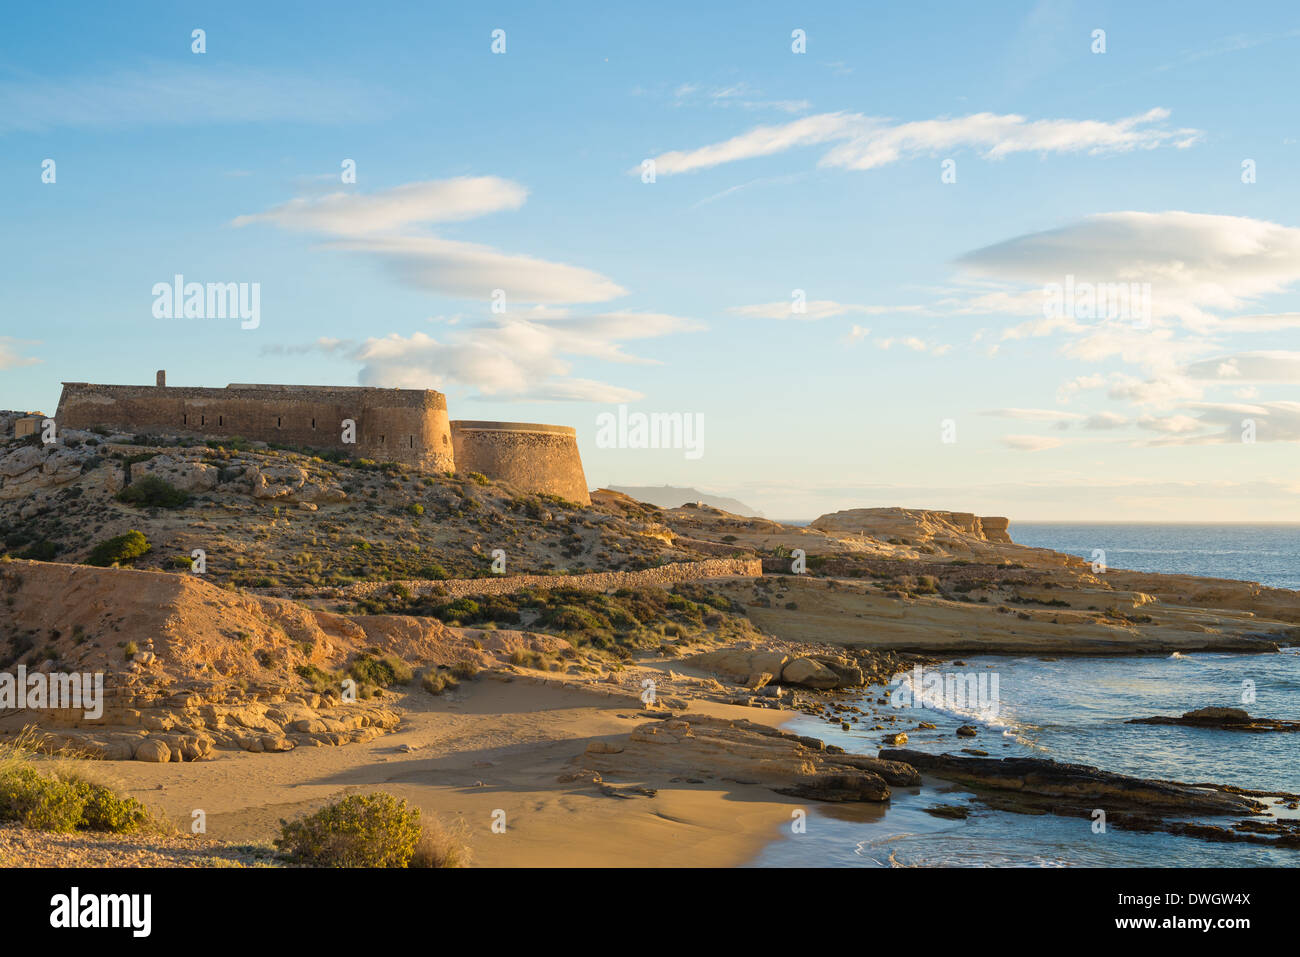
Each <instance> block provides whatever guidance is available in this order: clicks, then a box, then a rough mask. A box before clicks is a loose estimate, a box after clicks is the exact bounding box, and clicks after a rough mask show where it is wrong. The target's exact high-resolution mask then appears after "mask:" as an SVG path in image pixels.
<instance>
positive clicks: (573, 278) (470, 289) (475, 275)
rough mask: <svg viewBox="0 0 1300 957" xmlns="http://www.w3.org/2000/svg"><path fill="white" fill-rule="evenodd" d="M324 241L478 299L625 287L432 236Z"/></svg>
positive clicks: (578, 299)
mask: <svg viewBox="0 0 1300 957" xmlns="http://www.w3.org/2000/svg"><path fill="white" fill-rule="evenodd" d="M325 246H326V248H328V249H340V250H348V251H353V252H363V253H369V254H372V255H374V256H376V257H378V258H379V260H380V261H381V262H382V263H383V264H384V265H385V266H386V267H387V268H388V269H389V271H391V272H392V274H393V275H394V276H396V277H397V279H399V280H400V281H401V282H403V283H405V284H406V285H409V286H414V287H416V288H417V289H427V290H429V291H430V292H439V293H444V294H446V295H450V296H459V297H463V298H466V299H481V300H488V299H490V298H491V296H492V291H493V290H494V289H501V290H503V291H504V292H505V294H506V304H507V308H509V304H510V303H512V302H522V303H551V304H558V303H582V302H604V301H606V300H608V299H614V298H616V297H618V296H622V295H625V294H626V292H627V290H625V289H624V288H623V287H622V286H619V285H618V284H617V283H615V282H614V281H613V280H611V279H608V278H606V277H605V276H602V275H601V274H600V273H597V272H593V271H592V270H590V269H583V268H581V267H579V266H569V265H566V264H564V263H556V262H551V261H549V260H545V259H535V258H533V257H531V256H521V255H515V254H511V253H503V252H501V251H500V250H497V249H493V248H492V247H490V246H483V245H479V244H477V243H465V242H457V241H454V240H449V239H439V238H437V237H434V236H374V237H359V238H357V239H347V240H335V241H333V242H329V243H326V244H325Z"/></svg>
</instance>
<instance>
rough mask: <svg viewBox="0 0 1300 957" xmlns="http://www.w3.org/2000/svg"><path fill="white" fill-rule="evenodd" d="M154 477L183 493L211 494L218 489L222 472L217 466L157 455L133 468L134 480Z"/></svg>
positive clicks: (132, 475) (132, 476)
mask: <svg viewBox="0 0 1300 957" xmlns="http://www.w3.org/2000/svg"><path fill="white" fill-rule="evenodd" d="M147 475H153V476H156V477H157V478H160V479H162V480H163V481H165V482H167V483H169V484H170V485H173V486H175V487H176V488H178V489H180V490H181V491H182V492H210V491H212V490H213V489H214V488H216V487H217V481H218V479H219V478H220V476H221V470H220V469H219V468H217V467H216V466H215V465H206V464H204V463H203V462H195V461H191V460H186V459H178V458H175V457H173V456H170V455H157V456H155V457H153V458H152V459H149V460H148V461H147V462H139V463H137V464H136V465H133V466H132V467H131V478H132V480H135V479H139V478H143V477H145V476H147Z"/></svg>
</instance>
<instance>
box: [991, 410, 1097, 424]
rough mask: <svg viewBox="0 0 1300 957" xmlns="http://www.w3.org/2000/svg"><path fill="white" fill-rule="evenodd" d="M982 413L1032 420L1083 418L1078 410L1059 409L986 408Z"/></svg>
mask: <svg viewBox="0 0 1300 957" xmlns="http://www.w3.org/2000/svg"><path fill="white" fill-rule="evenodd" d="M980 415H991V416H996V417H997V418H1000V419H1027V420H1029V421H1032V422H1058V421H1063V420H1071V421H1075V420H1078V419H1082V418H1083V415H1082V414H1081V413H1078V412H1061V411H1059V410H1057V409H985V410H984V411H982V412H980Z"/></svg>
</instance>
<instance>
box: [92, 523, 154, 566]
mask: <svg viewBox="0 0 1300 957" xmlns="http://www.w3.org/2000/svg"><path fill="white" fill-rule="evenodd" d="M152 549H153V546H152V545H150V544H149V540H148V539H147V538H145V537H144V535H143V534H142V533H140V532H137V531H134V530H132V531H129V532H127V533H126V534H124V535H118V536H116V537H115V538H110V539H108V540H107V541H104V542H100V543H99V544H98V545H96V546H95V547H94V548H93V549H92V550H91V552H90V557H89V558H87V559H86V564H88V565H99V566H102V567H107V566H109V565H124V564H126V563H127V562H130V561H133V560H134V559H137V558H139V557H140V556H141V555H145V554H148V553H149V552H150V551H151V550H152Z"/></svg>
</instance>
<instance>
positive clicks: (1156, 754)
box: [754, 523, 1300, 867]
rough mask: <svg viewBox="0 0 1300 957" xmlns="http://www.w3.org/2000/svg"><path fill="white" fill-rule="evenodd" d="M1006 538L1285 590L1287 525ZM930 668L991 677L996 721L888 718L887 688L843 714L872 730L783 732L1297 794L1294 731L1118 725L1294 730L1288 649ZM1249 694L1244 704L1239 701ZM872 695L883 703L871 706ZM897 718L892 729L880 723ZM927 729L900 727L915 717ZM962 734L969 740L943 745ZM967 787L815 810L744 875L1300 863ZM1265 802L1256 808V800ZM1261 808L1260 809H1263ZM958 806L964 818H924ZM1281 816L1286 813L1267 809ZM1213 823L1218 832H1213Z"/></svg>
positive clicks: (1295, 686)
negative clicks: (1262, 721)
mask: <svg viewBox="0 0 1300 957" xmlns="http://www.w3.org/2000/svg"><path fill="white" fill-rule="evenodd" d="M1011 535H1012V538H1013V539H1014V540H1015V541H1016V542H1019V543H1022V544H1026V545H1037V546H1041V547H1045V548H1054V549H1057V550H1058V551H1064V552H1071V553H1073V554H1077V555H1080V556H1082V557H1084V558H1088V559H1090V560H1091V559H1092V553H1093V549H1096V548H1101V549H1105V551H1106V561H1107V564H1108V565H1110V566H1112V567H1120V568H1133V569H1139V570H1143V571H1152V572H1170V573H1182V574H1193V575H1207V576H1216V577H1222V578H1235V579H1243V580H1249V581H1258V582H1261V583H1263V584H1267V585H1271V586H1273V587H1279V588H1295V589H1300V526H1296V525H1084V524H1071V525H1063V524H1053V525H1048V524H1029V523H1015V524H1013V525H1012V527H1011ZM937 667H938V670H939V671H941V672H944V673H954V672H955V673H959V674H976V675H978V674H986V675H989V676H992V675H994V674H996V675H997V677H998V699H997V709H996V711H995V712H993V711H986V710H981V709H980V708H979V707H977V706H975V705H974V703H972V705H971V706H967V707H965V708H951V709H949V710H934V709H930V708H926V709H916V708H895V707H893V706H892V705H891V704H889V703H888V701H889V699H890V697H891V694H890V693H891V691H892V690H893V688H892V687H884V688H874V689H869V690H868V691H867V692H866V693H864V694H863V695H861V696H860V697H859V698H858V699H857V700H855V701H853V702H852V703H854V704H857V705H858V706H859V707H861V708H863V709H864V710H868V711H871V712H874V717H876V718H877V720H874V721H871V722H870V723H867V724H865V725H864V727H863V729H862V730H860V731H859V730H856V728H855V730H851V731H843V730H841V729H840V726H839V722H838V719H836V721H835V722H834V723H828V722H826V721H823V720H821V719H819V718H814V717H809V716H806V715H799V716H797V717H796V718H794V719H793V720H791V721H790V722H788V723H787V725H786V727H787V729H789V730H791V731H795V732H797V733H800V734H809V735H813V736H815V737H819V738H822V739H823V740H825V741H827V742H828V743H831V744H838V745H840V746H841V747H843V748H845V749H846V750H849V751H852V752H855V753H860V754H871V755H875V754H876V753H877V751H878V749H879V748H880V746H881V738H882V736H883V735H884V734H885V733H887V732H883V731H876V732H872V731H869V730H867V728H869V727H870V726H871V725H872V724H877V723H883V724H885V726H886V727H887V728H888V729H889V730H890V731H895V730H905V731H907V732H908V742H907V744H906V745H905V747H908V748H915V749H917V750H923V751H931V752H935V753H943V752H959V751H960V749H961V748H964V747H971V748H978V749H981V750H984V751H987V752H988V753H989V757H993V758H997V757H1011V756H1018V757H1042V758H1050V759H1053V760H1057V761H1072V762H1078V763H1083V764H1091V765H1094V766H1096V767H1100V768H1104V769H1106V770H1111V771H1117V772H1120V773H1122V774H1132V775H1140V776H1143V777H1151V778H1163V779H1166V780H1174V781H1183V782H1187V783H1197V782H1206V781H1212V782H1215V783H1220V784H1236V785H1239V786H1242V787H1246V788H1250V789H1257V790H1280V791H1289V792H1292V793H1300V734H1285V733H1266V734H1245V733H1234V732H1225V731H1211V730H1203V729H1195V728H1178V727H1162V726H1158V725H1131V724H1126V723H1125V722H1126V721H1127V720H1128V719H1129V718H1138V717H1147V716H1150V715H1157V714H1168V715H1176V714H1182V713H1183V712H1184V711H1190V710H1192V709H1193V708H1200V707H1205V706H1208V705H1217V706H1224V707H1244V708H1246V709H1247V710H1248V711H1250V712H1251V713H1252V714H1255V715H1261V716H1266V717H1273V718H1288V719H1292V720H1300V649H1295V648H1287V649H1283V650H1282V651H1281V652H1279V653H1276V654H1265V655H1233V654H1186V655H1172V656H1169V657H1144V658H1060V659H1058V660H1055V661H1044V660H1041V659H1039V658H1034V657H978V658H964V659H962V663H961V664H960V665H958V664H955V663H952V662H947V663H945V664H943V665H941V666H937ZM1251 692H1253V699H1251V697H1250V693H1251ZM882 697H883V698H885V699H886V703H885V704H879V703H877V700H878V699H880V698H882ZM891 715H893V716H897V717H898V718H899V720H898V721H897V722H896V723H892V724H891V723H889V722H888V721H880V720H879V719H880V718H887V717H889V716H891ZM921 721H926V722H930V723H933V724H935V725H936V726H937V727H936V728H935V730H932V731H930V730H913V729H914V728H915V727H916V725H917V723H918V722H921ZM962 724H973V725H975V726H976V727H977V728H978V729H979V733H978V735H977V736H976V737H975V738H957V737H956V736H955V734H954V732H955V731H956V729H957V727H958V726H959V725H962ZM973 797H974V795H973V794H971V793H970V792H969V791H966V790H963V789H961V788H958V787H955V786H953V785H950V784H947V783H946V782H942V781H939V780H937V779H928V778H927V779H926V781H925V783H924V784H923V786H921V787H919V788H895V789H894V796H893V799H892V800H891V801H890V802H889V804H888V805H885V806H883V807H880V806H867V805H824V804H823V805H817V804H812V805H810V806H809V808H808V811H809V813H808V819H807V822H806V824H807V827H806V831H805V832H804V833H801V834H794V833H789V832H790V828H789V826H786V827H785V828H784V831H785V832H786V834H785V836H784V838H783V839H781V840H778V841H776V842H774V843H772V844H770V845H769V846H768V847H767V848H766V849H765V850H764V851H763V852H762V853H761V854H760V855H759V857H758V858H757V860H755V861H754V864H755V865H756V866H808V867H826V866H832V867H836V866H838V867H921V866H950V867H952V866H969V867H990V866H1022V867H1070V866H1085V867H1116V866H1134V867H1155V866H1206V867H1215V866H1217V867H1258V866H1283V867H1296V866H1300V851H1295V850H1283V849H1276V850H1275V849H1272V848H1268V847H1264V846H1257V845H1251V844H1220V843H1209V842H1206V841H1200V840H1197V839H1194V838H1187V837H1176V836H1173V835H1169V834H1143V833H1137V832H1131V831H1123V830H1119V829H1116V828H1113V827H1109V828H1107V829H1106V831H1105V832H1104V833H1094V830H1093V825H1092V821H1091V820H1090V819H1084V818H1068V817H1057V816H1055V815H1032V816H1031V815H1022V814H1011V813H1008V812H1004V811H994V810H990V809H988V808H984V807H983V806H981V805H980V804H979V803H978V802H976V801H973ZM1266 800H1270V799H1266ZM1270 803H1271V801H1270ZM936 804H960V805H966V806H967V807H968V809H969V812H970V816H969V817H968V818H967V819H965V820H951V819H945V818H937V817H934V816H932V815H930V814H927V813H925V811H924V809H925V808H927V807H933V806H934V805H936ZM1276 813H1278V814H1279V815H1281V816H1297V815H1300V812H1296V811H1289V810H1287V809H1285V808H1284V807H1276ZM1219 823H1225V822H1224V821H1221V822H1219Z"/></svg>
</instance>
